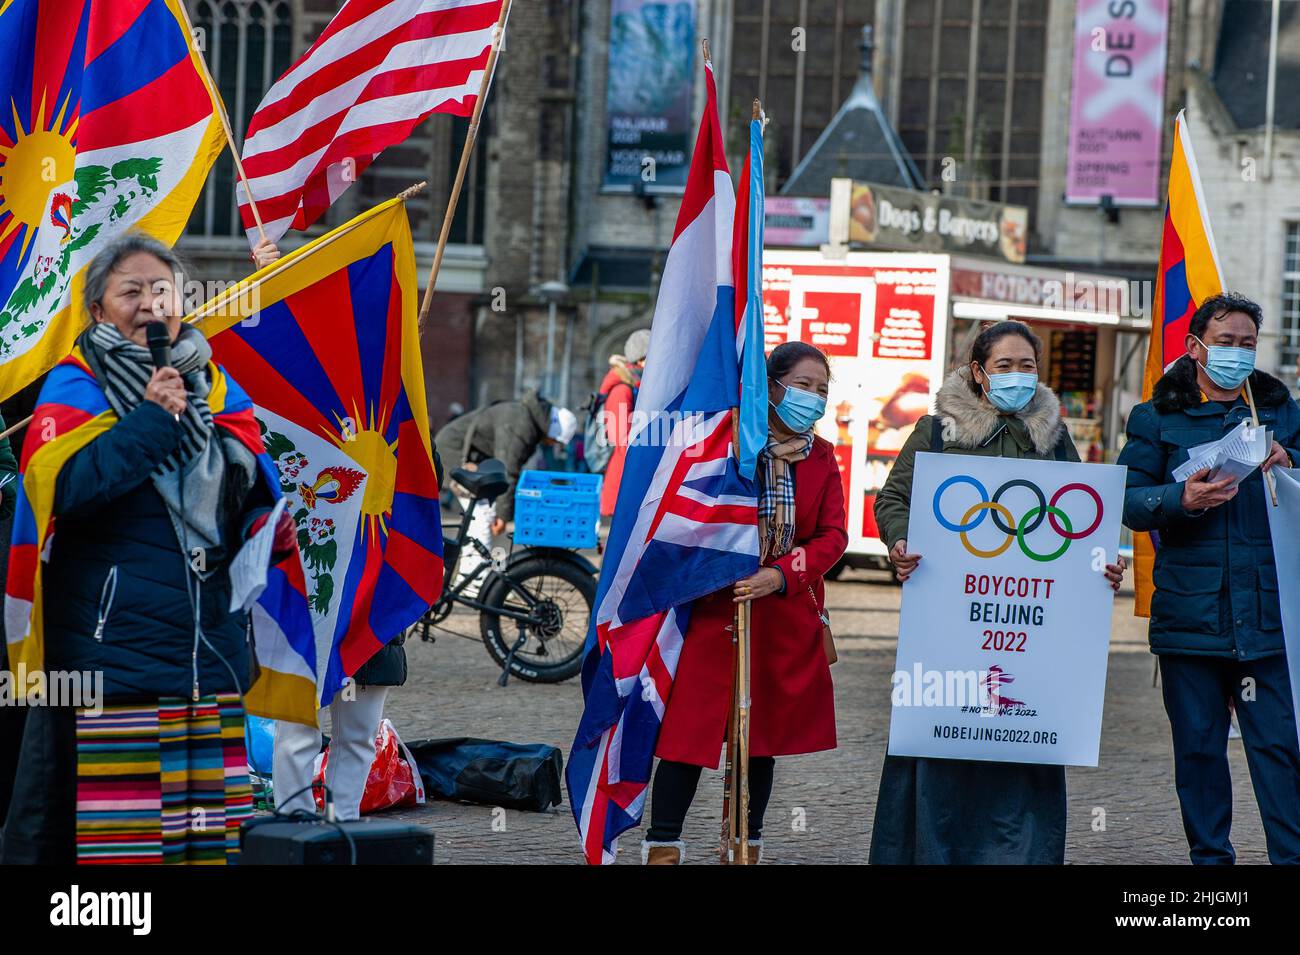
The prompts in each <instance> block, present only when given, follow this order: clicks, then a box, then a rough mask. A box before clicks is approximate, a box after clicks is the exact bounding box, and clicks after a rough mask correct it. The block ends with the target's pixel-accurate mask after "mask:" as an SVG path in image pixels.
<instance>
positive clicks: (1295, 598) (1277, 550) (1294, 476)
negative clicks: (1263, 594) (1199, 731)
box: [1265, 468, 1300, 725]
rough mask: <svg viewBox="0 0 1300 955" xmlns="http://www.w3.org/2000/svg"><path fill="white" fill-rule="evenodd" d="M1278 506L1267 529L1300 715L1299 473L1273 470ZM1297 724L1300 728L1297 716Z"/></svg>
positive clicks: (1270, 509)
mask: <svg viewBox="0 0 1300 955" xmlns="http://www.w3.org/2000/svg"><path fill="white" fill-rule="evenodd" d="M1269 474H1271V475H1273V486H1274V487H1275V488H1276V489H1277V505H1276V506H1274V505H1272V504H1266V505H1265V506H1266V507H1267V508H1268V529H1269V533H1270V534H1271V536H1272V538H1273V560H1274V561H1275V562H1276V563H1277V581H1278V588H1277V596H1278V599H1279V602H1280V603H1281V605H1282V636H1283V639H1284V640H1285V641H1286V663H1287V667H1288V668H1289V670H1290V674H1291V702H1292V704H1293V705H1294V706H1295V711H1296V713H1297V714H1298V715H1300V591H1298V590H1297V589H1296V588H1295V587H1292V586H1291V582H1292V581H1295V580H1300V540H1298V539H1297V538H1296V533H1295V528H1296V527H1300V470H1296V469H1294V468H1273V469H1272V470H1270V471H1269ZM1296 722H1297V725H1300V716H1298V718H1297V720H1296Z"/></svg>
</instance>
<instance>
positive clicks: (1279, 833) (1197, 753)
mask: <svg viewBox="0 0 1300 955" xmlns="http://www.w3.org/2000/svg"><path fill="white" fill-rule="evenodd" d="M1262 321H1263V314H1262V312H1261V310H1260V307H1259V306H1258V305H1257V304H1255V303H1254V302H1252V301H1250V300H1249V299H1247V298H1244V297H1242V296H1240V295H1236V294H1232V293H1225V294H1222V295H1216V296H1214V297H1212V298H1207V299H1206V300H1205V301H1204V302H1203V303H1202V304H1201V306H1200V307H1199V308H1198V309H1197V310H1196V312H1195V314H1194V315H1193V316H1192V319H1191V322H1190V324H1189V326H1188V335H1187V343H1186V344H1187V354H1186V355H1185V356H1183V357H1182V358H1180V359H1178V361H1176V362H1174V364H1173V365H1172V366H1170V368H1169V369H1168V370H1167V371H1166V373H1165V375H1164V377H1162V378H1161V379H1160V381H1159V382H1158V383H1157V384H1156V386H1155V390H1154V393H1153V395H1152V399H1151V400H1150V401H1147V402H1143V403H1142V404H1140V405H1138V406H1137V407H1135V408H1134V409H1133V411H1132V413H1131V414H1130V416H1129V420H1128V443H1127V444H1126V445H1125V446H1124V450H1123V451H1122V452H1121V454H1120V457H1119V463H1120V464H1122V465H1127V467H1128V489H1127V491H1126V493H1125V500H1124V523H1125V524H1127V525H1128V526H1129V527H1130V528H1132V529H1133V530H1135V531H1151V532H1152V536H1153V539H1154V540H1155V542H1156V558H1155V572H1154V582H1155V593H1154V596H1153V597H1152V600H1151V629H1150V641H1151V650H1152V652H1153V653H1155V654H1157V655H1158V657H1159V660H1160V674H1161V685H1162V687H1163V691H1164V701H1165V711H1166V712H1167V713H1168V714H1169V724H1170V728H1171V729H1172V731H1173V742H1174V775H1175V783H1176V786H1177V788H1178V800H1179V803H1180V805H1181V806H1182V814H1183V828H1184V830H1185V831H1186V834H1187V842H1188V845H1189V847H1190V849H1191V860H1192V862H1193V863H1198V864H1203V863H1204V864H1213V863H1224V864H1227V863H1231V862H1233V861H1234V859H1235V856H1234V853H1233V849H1232V843H1231V841H1230V840H1229V829H1230V827H1231V823H1232V785H1231V780H1230V778H1229V775H1228V757H1227V744H1228V724H1229V716H1228V704H1229V700H1234V701H1235V702H1236V708H1237V717H1238V721H1239V722H1240V724H1241V733H1242V737H1243V741H1244V743H1245V747H1246V759H1247V762H1248V764H1249V766H1250V776H1251V781H1252V782H1253V784H1254V787H1255V798H1256V800H1257V801H1258V803H1259V811H1260V815H1261V817H1262V818H1263V822H1264V832H1265V836H1266V839H1267V842H1268V854H1269V859H1270V860H1271V861H1272V862H1274V863H1300V747H1298V746H1297V737H1296V726H1295V715H1294V711H1293V709H1292V703H1291V684H1290V680H1289V678H1288V675H1287V666H1286V656H1285V649H1284V644H1283V640H1282V623H1281V609H1280V607H1279V604H1278V578H1277V568H1276V566H1275V564H1274V562H1273V549H1272V545H1271V539H1270V537H1269V523H1268V511H1267V508H1268V507H1270V506H1272V505H1271V504H1270V502H1269V496H1268V491H1267V489H1266V488H1265V486H1264V477H1263V476H1262V475H1261V473H1260V472H1267V471H1268V470H1269V469H1270V468H1272V467H1273V466H1274V465H1281V466H1283V467H1289V466H1291V463H1292V462H1293V461H1300V407H1297V406H1296V403H1295V401H1293V400H1292V398H1291V396H1290V393H1289V392H1288V391H1287V388H1286V386H1285V385H1283V384H1282V382H1281V381H1279V380H1278V379H1276V378H1273V377H1272V376H1270V375H1266V374H1264V373H1263V372H1260V371H1255V370H1253V369H1254V365H1255V344H1256V340H1257V337H1258V335H1259V328H1260V325H1261V323H1262ZM1247 381H1249V389H1250V391H1249V394H1253V396H1254V401H1255V408H1256V410H1257V412H1258V424H1259V428H1256V427H1255V426H1254V425H1255V422H1254V418H1253V416H1252V413H1251V407H1250V403H1249V395H1248V393H1247V390H1246V387H1247ZM1243 425H1244V426H1243ZM1261 429H1262V430H1263V431H1264V432H1265V433H1264V434H1263V435H1261V434H1260V433H1259V432H1260V430H1261ZM1270 433H1271V437H1270V436H1269V435H1270ZM1193 459H1195V462H1196V465H1200V466H1199V468H1198V470H1196V472H1195V473H1192V474H1190V475H1189V474H1187V473H1186V470H1185V469H1184V468H1183V467H1182V466H1183V465H1185V464H1188V462H1189V461H1192V460H1193ZM1256 465H1258V466H1256ZM1288 583H1290V582H1288Z"/></svg>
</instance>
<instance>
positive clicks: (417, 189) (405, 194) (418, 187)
mask: <svg viewBox="0 0 1300 955" xmlns="http://www.w3.org/2000/svg"><path fill="white" fill-rule="evenodd" d="M428 185H429V183H428V182H417V183H416V184H415V185H413V186H409V187H408V188H406V189H403V190H402V191H401V192H399V193H398V194H397V195H396V197H395V198H397V199H401V200H402V201H403V202H405V201H406V200H407V199H410V198H411V197H412V196H416V195H419V194H420V193H421V192H423V191H424V189H425V187H426V186H428ZM382 205H383V203H380V206H382ZM380 206H375V208H376V209H378V208H380ZM368 219H369V217H368V216H367V217H366V218H365V219H362V220H361V221H360V222H354V223H353V224H352V227H351V228H349V229H344V230H343V231H342V232H340V233H339V234H338V235H334V236H331V237H330V238H329V240H328V241H325V242H322V243H321V244H320V245H318V246H316V247H315V248H313V249H311V250H310V251H309V252H308V253H307V254H306V255H303V256H300V257H298V258H296V259H293V260H288V259H282V260H281V263H282V265H281V266H280V267H278V268H276V269H274V270H272V271H271V272H268V273H267V274H266V275H264V276H262V277H261V278H260V279H258V280H257V281H256V282H255V283H253V284H252V285H249V286H247V287H245V288H242V289H241V288H239V286H235V289H234V290H232V291H237V292H238V294H239V295H241V296H242V295H247V294H248V292H249V290H250V289H254V288H257V287H258V286H259V285H261V284H262V283H263V282H265V281H266V280H267V279H269V278H271V277H273V276H276V275H279V274H280V273H281V272H282V271H284V269H286V268H289V267H290V266H293V265H297V264H298V263H299V262H302V261H303V260H304V259H308V258H310V257H311V256H312V255H314V254H315V253H317V252H319V251H320V250H321V249H323V248H325V247H327V246H329V245H330V244H331V243H333V242H335V241H336V240H338V239H341V238H343V236H345V235H347V234H348V233H349V232H351V231H352V230H353V229H356V228H358V227H360V226H361V225H363V224H365V222H366V221H367V220H368ZM220 298H221V297H220V296H218V298H216V299H213V300H212V301H210V302H204V303H203V306H202V307H201V308H199V309H198V310H197V311H195V312H193V313H192V314H190V315H186V316H185V319H184V321H185V322H186V323H187V324H191V325H192V324H194V323H195V322H197V321H198V320H199V319H200V318H203V317H204V316H205V315H206V314H207V312H208V311H211V309H209V308H208V306H210V305H213V303H216V304H221V301H219V299H220ZM32 418H33V415H28V416H27V417H26V418H24V419H23V420H22V421H19V422H18V423H17V424H13V425H10V426H9V427H7V428H5V429H4V430H3V431H0V439H3V438H7V437H9V435H11V434H13V433H14V432H15V431H18V430H20V429H21V428H25V427H27V426H28V425H29V424H31V423H32Z"/></svg>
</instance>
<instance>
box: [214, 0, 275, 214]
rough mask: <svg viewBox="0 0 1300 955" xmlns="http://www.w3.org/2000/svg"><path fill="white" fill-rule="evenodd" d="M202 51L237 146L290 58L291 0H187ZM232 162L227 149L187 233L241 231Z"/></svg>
mask: <svg viewBox="0 0 1300 955" xmlns="http://www.w3.org/2000/svg"><path fill="white" fill-rule="evenodd" d="M189 6H190V9H191V11H192V14H193V17H192V18H193V21H194V28H195V30H196V31H198V36H197V41H198V45H199V49H200V52H202V54H203V55H204V56H205V57H206V58H207V61H208V67H209V69H210V70H211V71H212V75H213V77H214V78H215V79H216V81H217V88H218V90H219V91H220V93H221V98H222V100H223V101H224V102H225V104H226V110H227V112H229V113H230V122H231V126H232V127H233V132H234V134H235V143H236V145H238V146H240V147H242V146H243V141H244V133H245V132H247V130H248V124H249V121H250V120H251V119H252V118H253V113H254V111H255V110H256V109H257V106H258V104H259V103H260V102H261V101H262V97H263V96H264V95H265V94H266V91H267V90H268V89H270V88H271V84H272V83H274V82H275V81H276V80H277V79H279V77H280V76H281V75H282V74H283V73H284V72H285V70H287V69H288V68H289V66H290V65H291V64H292V62H293V60H292V57H293V8H292V5H291V4H290V3H289V0H197V2H195V0H189ZM234 183H235V164H234V160H232V159H231V157H230V151H229V150H225V151H223V152H222V154H221V158H220V159H218V160H217V164H216V165H215V166H214V167H213V169H212V175H211V176H209V178H208V184H207V188H206V189H205V190H204V193H203V197H202V198H201V199H200V200H199V204H198V206H196V207H195V210H194V215H193V216H191V218H190V225H189V233H190V234H191V235H204V236H227V235H242V234H243V231H244V230H243V226H242V224H241V223H240V221H239V207H238V204H237V200H236V196H235V188H234Z"/></svg>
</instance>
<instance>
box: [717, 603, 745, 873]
mask: <svg viewBox="0 0 1300 955" xmlns="http://www.w3.org/2000/svg"><path fill="white" fill-rule="evenodd" d="M739 626H740V608H736V609H735V610H734V611H733V612H732V618H731V653H732V664H731V669H732V675H733V676H734V675H735V669H736V664H735V655H736V635H737V633H738V628H739ZM737 725H738V724H737V721H736V682H735V680H732V683H731V706H730V707H728V716H727V753H726V764H725V768H724V769H723V771H722V832H721V838H720V839H719V840H718V861H719V862H721V863H722V864H723V865H729V864H730V863H731V857H732V851H733V850H734V849H735V847H736V805H737V803H738V802H739V800H738V799H736V798H735V786H736V727H737Z"/></svg>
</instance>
